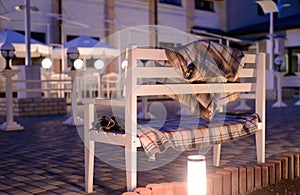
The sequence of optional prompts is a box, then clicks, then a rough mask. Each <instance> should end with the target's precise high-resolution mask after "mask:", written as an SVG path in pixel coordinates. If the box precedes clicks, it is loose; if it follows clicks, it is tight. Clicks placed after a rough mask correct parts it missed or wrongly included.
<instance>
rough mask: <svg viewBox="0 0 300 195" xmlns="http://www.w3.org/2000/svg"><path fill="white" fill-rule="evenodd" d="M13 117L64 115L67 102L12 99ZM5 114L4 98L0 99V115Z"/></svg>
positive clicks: (64, 100)
mask: <svg viewBox="0 0 300 195" xmlns="http://www.w3.org/2000/svg"><path fill="white" fill-rule="evenodd" d="M13 112H14V116H38V115H53V114H66V113H67V102H66V99H65V98H14V99H13ZM5 113H6V101H5V98H0V115H5Z"/></svg>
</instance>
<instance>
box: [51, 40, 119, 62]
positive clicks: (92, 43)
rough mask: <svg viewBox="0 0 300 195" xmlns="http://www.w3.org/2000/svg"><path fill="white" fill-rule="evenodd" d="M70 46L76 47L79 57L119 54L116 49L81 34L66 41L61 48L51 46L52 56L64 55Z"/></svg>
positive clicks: (105, 56) (107, 56) (59, 56)
mask: <svg viewBox="0 0 300 195" xmlns="http://www.w3.org/2000/svg"><path fill="white" fill-rule="evenodd" d="M71 47H76V48H77V49H78V51H79V54H80V56H81V57H94V58H97V57H98V58H100V57H101V58H110V57H115V56H117V55H118V54H119V53H118V50H117V49H115V48H113V47H112V46H110V45H108V44H106V43H103V42H101V41H98V40H96V39H93V38H91V37H89V36H86V35H81V36H79V37H77V38H75V39H73V40H71V41H68V42H66V43H65V44H64V47H63V49H62V47H60V46H58V47H55V48H53V50H52V57H53V58H61V56H62V54H63V55H64V56H66V55H67V50H68V49H69V48H71Z"/></svg>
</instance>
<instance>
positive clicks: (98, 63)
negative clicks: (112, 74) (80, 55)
mask: <svg viewBox="0 0 300 195" xmlns="http://www.w3.org/2000/svg"><path fill="white" fill-rule="evenodd" d="M94 67H95V68H96V69H97V70H102V69H103V68H104V62H103V61H102V60H96V61H95V62H94Z"/></svg>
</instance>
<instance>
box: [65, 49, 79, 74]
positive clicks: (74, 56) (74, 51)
mask: <svg viewBox="0 0 300 195" xmlns="http://www.w3.org/2000/svg"><path fill="white" fill-rule="evenodd" d="M67 56H68V58H69V59H70V60H71V63H72V67H71V70H75V66H74V62H75V60H76V59H77V58H78V57H79V50H78V49H77V48H76V47H70V48H69V49H68V50H67Z"/></svg>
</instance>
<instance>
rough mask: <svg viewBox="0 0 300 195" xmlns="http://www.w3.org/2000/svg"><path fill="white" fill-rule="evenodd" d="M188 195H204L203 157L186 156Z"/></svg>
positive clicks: (204, 172) (204, 167)
mask: <svg viewBox="0 0 300 195" xmlns="http://www.w3.org/2000/svg"><path fill="white" fill-rule="evenodd" d="M187 167H188V168H187V169H188V178H187V183H188V195H206V162H205V156H202V155H191V156H188V162H187Z"/></svg>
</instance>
